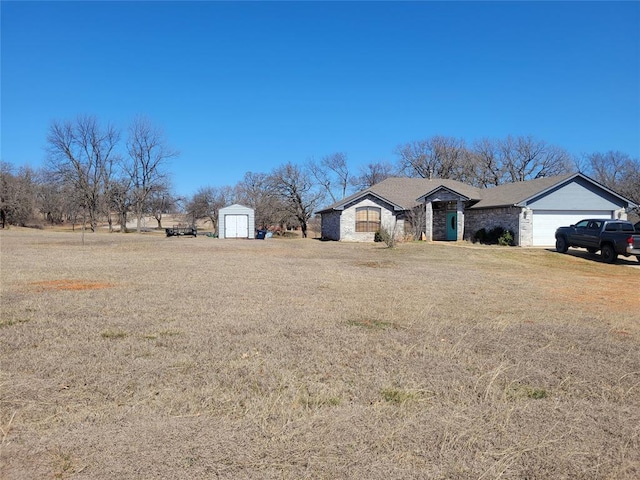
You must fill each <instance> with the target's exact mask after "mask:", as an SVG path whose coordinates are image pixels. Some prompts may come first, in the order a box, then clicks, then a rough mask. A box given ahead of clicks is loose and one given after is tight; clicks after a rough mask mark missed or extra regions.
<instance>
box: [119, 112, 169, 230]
mask: <svg viewBox="0 0 640 480" xmlns="http://www.w3.org/2000/svg"><path fill="white" fill-rule="evenodd" d="M127 151H128V153H129V161H128V162H126V163H125V167H124V169H125V171H126V173H127V175H128V176H129V177H130V179H131V195H132V201H131V203H132V206H133V210H134V213H135V215H136V219H137V230H138V232H140V231H141V229H142V216H143V214H144V213H145V206H146V205H145V203H146V202H147V200H148V199H149V196H150V195H151V194H152V193H153V192H154V191H157V190H161V189H162V188H165V186H166V182H167V172H166V171H165V167H166V164H167V162H168V161H169V160H170V159H171V158H174V157H176V156H177V155H178V152H177V151H175V150H172V149H171V148H169V147H168V146H167V143H166V139H165V137H164V134H163V132H162V131H161V130H160V129H158V128H156V127H154V126H153V125H152V124H151V122H150V121H149V120H148V119H146V118H144V117H138V118H136V119H135V120H134V122H133V124H132V125H131V127H130V129H129V138H128V140H127Z"/></svg>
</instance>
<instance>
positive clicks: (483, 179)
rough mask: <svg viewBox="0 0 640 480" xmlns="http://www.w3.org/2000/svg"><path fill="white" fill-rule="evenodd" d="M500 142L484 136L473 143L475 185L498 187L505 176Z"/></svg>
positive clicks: (472, 155)
mask: <svg viewBox="0 0 640 480" xmlns="http://www.w3.org/2000/svg"><path fill="white" fill-rule="evenodd" d="M500 152H501V149H500V142H499V141H497V140H491V139H488V138H483V139H482V140H478V141H476V142H475V143H474V144H473V147H472V149H471V158H472V162H473V166H474V168H475V175H474V179H473V181H472V184H473V185H476V186H478V187H496V186H498V185H500V184H501V183H502V181H503V178H504V167H503V164H502V158H501V156H500Z"/></svg>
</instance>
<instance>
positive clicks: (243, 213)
mask: <svg viewBox="0 0 640 480" xmlns="http://www.w3.org/2000/svg"><path fill="white" fill-rule="evenodd" d="M218 236H219V238H255V212H254V210H253V208H249V207H245V206H244V205H239V204H237V203H235V204H233V205H229V206H228V207H224V208H221V209H220V211H219V212H218Z"/></svg>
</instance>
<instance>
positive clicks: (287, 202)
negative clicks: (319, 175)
mask: <svg viewBox="0 0 640 480" xmlns="http://www.w3.org/2000/svg"><path fill="white" fill-rule="evenodd" d="M269 179H270V182H269V183H270V185H271V188H272V189H273V192H274V193H275V194H276V195H277V196H278V197H279V198H280V199H281V201H282V204H283V206H284V208H285V212H284V213H286V214H288V215H289V216H290V217H291V218H293V219H295V221H296V222H297V223H298V225H299V226H300V228H301V230H302V237H303V238H306V237H307V223H308V221H309V219H310V218H311V216H312V215H313V212H314V211H315V209H316V207H317V206H318V204H319V202H320V200H321V199H322V197H323V194H322V192H319V191H318V189H316V188H315V184H314V182H313V181H312V179H311V175H310V174H309V173H308V172H307V171H305V170H303V169H302V168H300V167H299V166H297V165H294V164H292V163H287V164H285V165H282V166H280V167H278V168H276V169H275V170H274V171H273V172H271V174H270V175H269Z"/></svg>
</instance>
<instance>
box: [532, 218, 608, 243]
mask: <svg viewBox="0 0 640 480" xmlns="http://www.w3.org/2000/svg"><path fill="white" fill-rule="evenodd" d="M585 218H613V211H612V210H533V246H535V247H546V246H552V245H555V243H556V238H555V232H556V229H557V228H558V227H566V226H569V225H573V224H575V223H577V222H579V221H580V220H584V219H585Z"/></svg>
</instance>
